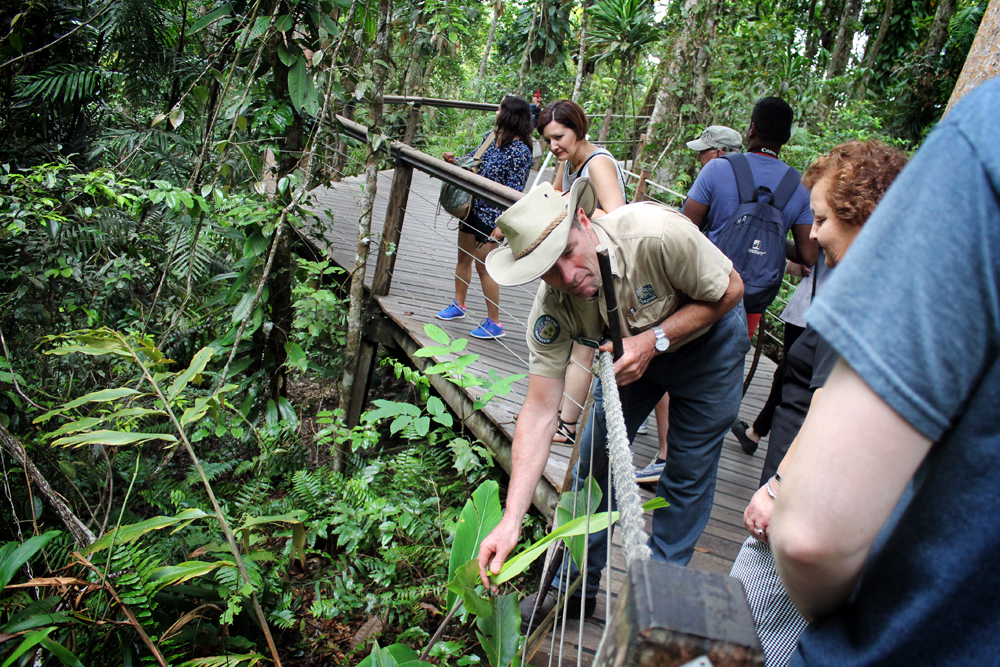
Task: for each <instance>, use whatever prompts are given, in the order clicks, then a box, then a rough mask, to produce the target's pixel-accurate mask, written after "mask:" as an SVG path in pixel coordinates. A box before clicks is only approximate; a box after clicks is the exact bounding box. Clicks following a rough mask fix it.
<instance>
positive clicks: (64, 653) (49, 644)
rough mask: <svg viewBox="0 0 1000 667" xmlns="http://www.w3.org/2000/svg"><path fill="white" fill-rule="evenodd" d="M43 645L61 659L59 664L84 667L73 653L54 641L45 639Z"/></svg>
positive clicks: (68, 666)
mask: <svg viewBox="0 0 1000 667" xmlns="http://www.w3.org/2000/svg"><path fill="white" fill-rule="evenodd" d="M41 644H42V646H43V647H45V648H47V649H48V650H49V651H50V652H51V653H52V655H54V656H55V657H57V658H59V662H61V663H62V664H64V665H66V667H83V663H82V662H80V659H79V658H77V657H76V656H75V655H73V652H72V651H70V650H69V649H68V648H66V647H65V646H63V645H62V644H60V643H59V642H57V641H55V640H54V639H49V638H48V637H43V638H42V641H41Z"/></svg>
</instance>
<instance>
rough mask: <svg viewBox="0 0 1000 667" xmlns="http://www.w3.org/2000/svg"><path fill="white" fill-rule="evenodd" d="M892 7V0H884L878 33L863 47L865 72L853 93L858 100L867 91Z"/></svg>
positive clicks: (861, 98) (889, 21)
mask: <svg viewBox="0 0 1000 667" xmlns="http://www.w3.org/2000/svg"><path fill="white" fill-rule="evenodd" d="M892 8H893V0H885V11H884V12H882V21H881V22H880V23H879V25H878V34H876V35H875V41H873V42H869V43H868V47H867V48H866V49H865V63H864V67H865V73H864V75H863V76H862V77H861V84H860V85H859V86H858V92H857V94H856V95H855V97H857V98H858V99H859V100H863V99H864V98H865V93H867V92H868V82H869V81H870V80H871V76H872V67H874V66H875V59H876V58H878V52H879V51H880V50H881V49H882V42H883V41H884V40H885V34H886V33H887V32H888V31H889V24H890V23H892Z"/></svg>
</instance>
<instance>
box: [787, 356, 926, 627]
mask: <svg viewBox="0 0 1000 667" xmlns="http://www.w3.org/2000/svg"><path fill="white" fill-rule="evenodd" d="M931 444H932V443H931V441H930V440H929V439H927V438H926V437H924V436H923V435H921V434H920V433H919V432H918V431H916V430H915V429H914V428H913V427H912V426H910V425H909V424H908V423H907V422H906V421H905V420H903V418H902V417H900V416H899V415H898V414H897V413H896V412H895V411H894V410H893V409H892V408H891V407H889V405H888V404H887V403H885V401H883V400H882V399H881V398H880V397H879V396H878V395H877V394H876V393H875V392H873V391H872V390H871V388H870V387H869V386H868V385H867V384H865V382H864V380H862V379H861V377H860V376H858V374H857V373H855V372H854V370H853V369H852V368H851V367H850V366H849V365H848V364H847V363H846V362H844V361H843V360H841V361H839V362H837V366H836V367H835V368H834V370H833V373H832V374H831V375H830V379H829V380H828V381H827V383H826V385H825V388H824V390H823V398H822V400H820V401H817V402H816V404H815V406H814V407H813V408H812V409H811V410H810V411H809V414H808V415H807V416H806V421H805V423H804V424H803V425H802V430H800V431H799V435H798V437H797V438H796V439H795V442H794V443H793V444H792V449H793V451H794V455H793V452H792V451H790V452H789V454H788V455H786V457H785V459H786V461H787V466H785V467H786V468H787V469H786V471H785V472H783V473H782V475H783V477H784V481H783V482H782V485H781V494H780V495H779V496H778V501H777V502H776V503H775V507H774V518H773V522H772V524H771V528H772V532H771V544H772V548H773V549H774V556H775V559H776V561H777V564H778V573H779V574H780V575H781V580H782V582H783V583H784V584H785V588H786V589H787V590H788V594H789V596H790V597H791V598H792V601H793V602H794V603H795V606H796V607H798V608H799V611H801V612H802V615H803V616H805V617H806V619H807V620H809V621H812V620H814V619H816V618H818V617H820V616H822V615H824V614H826V613H829V612H830V611H831V610H832V609H834V608H835V607H836V606H837V605H839V604H841V603H842V602H843V601H844V600H845V599H847V596H848V595H850V593H851V590H852V589H853V587H854V585H855V583H856V582H857V580H858V576H859V574H860V572H861V568H862V566H863V565H864V562H865V559H866V558H867V557H868V554H869V551H870V550H871V546H872V543H873V542H874V541H875V537H876V536H877V535H878V532H879V530H880V529H881V527H882V525H883V524H884V523H885V521H886V519H887V518H888V517H889V515H890V514H891V512H892V510H893V508H894V507H895V505H896V503H897V501H898V500H899V498H900V496H901V495H902V493H903V491H904V490H905V488H906V485H907V484H908V483H909V481H910V479H911V478H912V477H913V473H914V472H915V471H916V469H917V467H918V466H919V465H920V463H921V462H922V461H923V460H924V458H925V457H926V456H927V453H928V452H929V451H930V447H931Z"/></svg>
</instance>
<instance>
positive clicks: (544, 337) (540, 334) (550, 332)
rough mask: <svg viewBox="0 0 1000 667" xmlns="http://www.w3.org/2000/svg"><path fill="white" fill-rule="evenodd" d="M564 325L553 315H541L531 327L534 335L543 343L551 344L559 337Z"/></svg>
mask: <svg viewBox="0 0 1000 667" xmlns="http://www.w3.org/2000/svg"><path fill="white" fill-rule="evenodd" d="M561 331H562V327H560V326H559V320H557V319H556V318H554V317H552V316H551V315H548V314H545V315H540V316H539V317H538V319H537V320H535V324H534V325H533V326H532V328H531V332H532V335H533V336H534V337H535V340H537V341H538V342H539V343H541V344H542V345H551V344H552V343H554V342H556V340H557V339H558V338H559V334H560V332H561Z"/></svg>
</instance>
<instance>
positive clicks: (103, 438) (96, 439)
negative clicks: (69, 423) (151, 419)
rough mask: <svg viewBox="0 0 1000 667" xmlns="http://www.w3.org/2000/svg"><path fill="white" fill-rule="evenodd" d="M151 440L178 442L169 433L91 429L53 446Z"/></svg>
mask: <svg viewBox="0 0 1000 667" xmlns="http://www.w3.org/2000/svg"><path fill="white" fill-rule="evenodd" d="M149 440H165V441H167V442H177V438H175V437H174V436H172V435H170V434H169V433H128V432H126V431H105V430H101V431H90V432H88V433H81V434H80V435H71V436H68V437H65V438H59V439H58V440H55V441H53V443H52V446H53V447H82V446H83V445H108V446H110V447H121V446H122V445H135V444H138V443H140V442H147V441H149Z"/></svg>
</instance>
